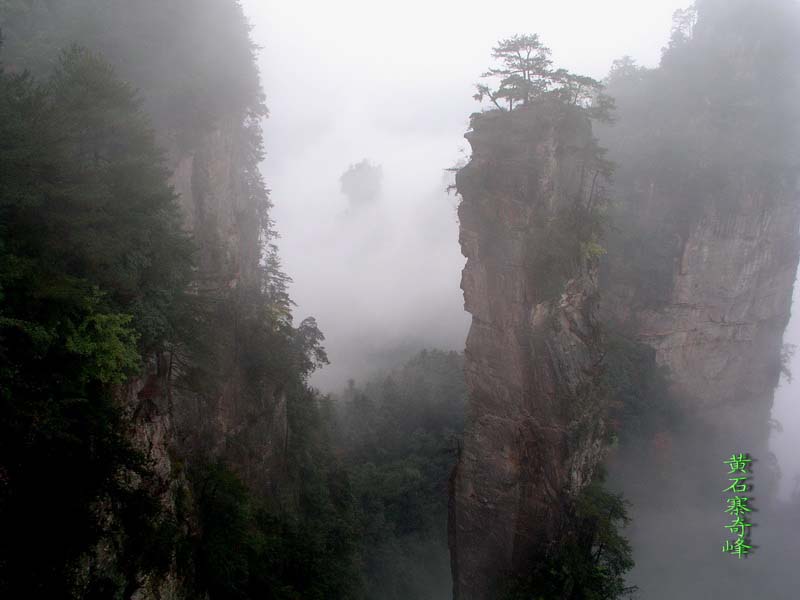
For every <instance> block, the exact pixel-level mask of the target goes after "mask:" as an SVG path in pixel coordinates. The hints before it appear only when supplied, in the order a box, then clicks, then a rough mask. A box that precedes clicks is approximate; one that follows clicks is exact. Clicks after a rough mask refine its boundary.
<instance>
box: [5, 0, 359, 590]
mask: <svg viewBox="0 0 800 600" xmlns="http://www.w3.org/2000/svg"><path fill="white" fill-rule="evenodd" d="M179 4H180V3H172V4H171V5H170V6H169V7H164V6H162V4H161V3H156V2H143V3H129V2H101V1H99V0H97V1H95V0H69V1H65V2H59V3H50V2H16V1H14V0H12V1H4V2H2V4H0V27H2V31H3V35H4V39H5V40H6V44H5V45H4V47H3V53H2V55H0V56H1V57H2V59H3V64H4V65H5V67H4V71H3V72H2V74H0V117H2V118H1V119H0V121H1V122H0V202H2V203H1V204H0V212H1V213H2V218H0V223H2V225H0V227H1V229H0V233H1V234H2V235H1V237H0V290H1V293H2V296H0V299H1V300H2V305H0V311H1V312H0V327H2V332H0V335H1V337H0V354H1V355H2V357H3V367H2V370H0V403H1V405H0V409H1V410H2V414H3V417H4V418H3V420H2V425H0V426H1V427H2V430H1V431H0V438H1V439H0V512H1V513H2V526H3V531H4V543H3V545H2V551H1V552H2V553H1V554H0V593H2V594H3V595H13V596H15V597H16V596H18V595H23V594H24V595H33V596H36V597H49V598H70V597H85V598H92V597H97V598H117V597H119V598H127V597H130V595H131V594H132V593H133V592H134V591H135V590H136V589H137V588H139V587H140V586H141V585H145V584H147V583H148V582H153V581H158V580H159V578H161V577H162V576H165V575H168V574H170V573H172V574H173V575H174V576H177V578H178V579H177V585H178V586H179V587H180V588H182V589H184V590H185V591H186V592H187V593H189V594H190V595H203V594H206V593H208V594H209V595H210V597H212V598H249V597H275V598H299V597H302V598H334V597H357V595H358V590H359V589H360V585H361V584H360V578H359V576H358V571H357V564H356V558H357V556H358V552H357V551H358V548H357V547H356V545H355V542H354V541H351V540H357V539H358V538H357V535H356V534H354V533H351V532H350V531H349V528H350V527H351V524H350V522H351V521H352V519H353V517H352V513H353V509H354V508H353V507H354V500H353V499H352V497H351V496H350V495H349V492H348V483H347V478H346V477H345V476H343V475H342V473H341V469H340V467H339V466H338V463H337V460H336V459H335V456H334V454H333V451H332V446H331V443H330V442H329V441H328V440H329V435H328V433H329V428H328V425H327V423H328V421H327V420H326V419H325V418H324V414H325V409H324V402H323V400H322V399H320V398H319V397H318V396H317V395H316V394H315V393H313V392H312V391H310V390H309V389H308V388H307V387H306V385H305V378H306V376H307V375H308V374H309V373H310V372H311V371H312V370H313V369H314V368H316V367H317V366H318V365H319V364H322V363H324V362H325V360H326V357H325V354H324V351H323V350H322V347H321V346H320V342H321V340H322V336H321V334H320V332H319V331H318V330H317V328H316V325H315V323H314V321H313V319H308V320H306V321H304V322H303V323H301V324H300V325H298V326H295V325H294V324H293V322H292V315H291V307H292V305H291V300H290V299H289V297H288V294H287V292H286V285H287V283H288V278H287V277H286V276H285V275H284V274H283V273H282V272H281V270H280V265H279V262H278V258H277V253H276V250H275V247H274V245H273V244H272V241H273V237H274V235H275V234H274V231H273V229H272V223H271V221H270V218H269V207H270V205H269V199H268V197H267V193H266V189H265V187H264V183H263V181H262V180H261V177H260V174H259V172H258V163H259V162H260V161H261V160H262V158H263V151H262V147H261V135H260V127H259V125H260V124H259V118H260V117H261V116H263V115H264V114H265V113H266V110H265V108H264V106H263V103H262V96H261V93H260V89H259V86H258V78H257V73H256V70H255V65H254V61H253V56H252V50H253V49H252V45H251V43H250V41H249V37H248V35H247V26H246V23H245V20H244V17H243V15H242V12H241V9H240V7H239V6H238V3H236V2H233V1H232V2H212V1H209V2H202V3H198V2H194V1H192V2H186V3H184V4H183V5H179ZM153 14H159V15H160V18H159V19H157V20H156V21H153V19H152V15H153ZM212 25H213V26H212ZM207 31H214V32H215V36H214V37H212V38H206V37H204V36H203V33H204V32H207ZM143 39H147V42H148V43H142V40H143ZM75 42H78V43H80V44H83V46H85V47H86V48H89V49H84V48H83V47H78V46H72V44H74V43H75ZM63 47H71V48H72V49H70V50H68V51H66V52H61V51H60V48H63ZM112 64H113V67H112ZM28 68H30V69H31V71H30V72H29V71H28V70H26V69H28ZM124 80H131V81H133V82H135V83H136V85H137V87H138V90H136V89H134V87H132V85H130V84H128V83H125V82H124ZM151 123H153V125H154V126H156V127H157V135H156V133H154V131H155V130H154V128H153V126H151ZM221 123H223V124H225V125H226V126H227V127H229V128H231V129H232V130H233V131H234V133H235V136H234V137H233V139H234V142H235V143H234V147H233V148H232V152H233V156H232V157H231V158H232V160H233V161H234V166H235V168H236V169H237V170H236V173H235V176H236V177H237V178H238V180H237V184H238V186H239V193H240V197H241V201H242V203H243V205H244V206H249V207H252V209H253V215H252V217H253V218H248V223H249V224H251V225H252V227H253V228H255V231H256V236H254V238H253V244H254V246H255V244H256V242H259V245H263V252H262V254H261V256H260V259H259V260H258V268H257V273H256V274H255V276H254V277H251V278H250V279H248V280H243V281H242V283H241V285H238V286H230V285H226V284H227V283H228V282H229V281H230V273H228V272H226V268H227V267H228V265H227V264H226V263H225V261H224V260H221V259H220V258H219V257H224V256H225V252H224V251H223V250H222V249H221V247H220V241H219V240H218V239H217V238H216V237H215V232H214V231H211V230H210V229H209V230H208V231H205V230H200V231H194V232H193V233H194V237H195V240H194V241H195V242H202V247H199V244H195V243H193V242H192V240H190V238H189V237H188V236H187V234H186V233H185V232H184V230H183V224H182V215H180V214H179V211H178V206H177V201H176V200H177V199H176V196H175V194H174V192H173V190H172V188H171V187H170V185H169V177H170V175H171V172H170V168H169V166H168V161H167V159H168V157H167V155H166V153H165V152H162V151H161V150H160V149H159V147H158V146H159V145H162V146H166V147H168V148H170V151H171V152H176V151H177V152H187V151H190V150H191V149H194V148H196V149H198V150H201V148H200V146H199V145H200V144H201V143H202V136H203V135H205V134H207V133H208V132H210V131H212V130H214V129H215V128H217V127H219V126H220V124H221ZM156 138H157V139H156ZM253 250H255V247H254V249H253ZM220 283H222V285H220ZM163 356H166V357H167V359H168V360H167V362H168V363H169V365H170V373H172V370H173V366H172V365H173V364H174V365H175V366H174V370H175V375H174V386H175V390H177V391H179V392H180V393H181V394H183V395H182V396H176V398H175V399H176V401H180V400H181V398H189V397H191V398H196V399H197V400H198V401H199V405H201V406H202V405H204V403H207V402H208V399H209V398H212V397H214V396H215V395H217V394H218V393H219V391H220V390H221V389H223V388H224V385H225V382H226V380H229V379H230V377H231V375H230V373H231V371H230V367H231V365H233V366H234V367H235V369H236V375H235V376H236V377H237V379H238V380H239V381H241V385H242V392H241V395H242V398H243V401H244V402H251V403H260V402H263V399H264V397H265V395H266V394H270V393H280V394H282V395H283V396H284V397H285V398H286V406H287V413H288V426H289V429H290V431H291V436H290V438H289V443H288V445H287V447H286V449H285V461H286V464H285V465H284V469H285V471H286V476H285V478H284V479H283V480H282V481H281V484H282V490H283V493H282V494H280V495H278V496H274V497H271V496H269V495H267V494H265V490H260V489H254V488H253V487H252V486H248V485H245V483H244V480H243V479H242V478H241V477H240V476H239V474H237V469H236V467H237V464H236V460H235V458H236V455H235V454H230V453H229V452H228V453H226V454H224V455H223V456H220V455H219V453H218V452H216V453H215V452H212V451H211V446H210V444H209V440H208V439H207V438H206V437H204V434H205V433H207V432H206V431H205V430H203V429H202V428H199V429H197V430H193V431H185V432H184V435H183V436H182V438H181V443H180V444H178V443H176V444H174V446H175V447H174V448H171V452H172V453H173V454H174V456H172V460H173V463H174V468H176V469H177V474H178V476H179V477H180V479H179V480H178V482H177V485H178V488H177V490H176V492H175V498H174V502H173V501H172V500H170V497H171V496H169V495H168V496H164V484H165V483H166V484H167V485H168V486H169V487H170V488H171V487H172V484H171V483H170V482H164V481H162V480H160V479H159V478H158V476H157V475H156V473H155V472H154V471H153V466H154V465H152V464H151V463H150V462H149V461H148V460H146V457H145V456H144V455H143V454H142V453H141V452H140V451H139V450H138V449H137V447H136V446H135V445H134V444H133V442H132V441H131V438H130V433H131V423H130V415H128V414H126V413H125V410H126V409H127V408H128V407H126V406H125V405H124V404H123V403H122V402H121V395H122V394H121V392H122V391H123V390H124V384H125V383H126V382H127V381H128V380H129V378H130V377H131V376H135V375H138V374H140V373H141V372H142V369H143V367H144V366H145V365H146V364H147V363H149V362H151V361H152V360H155V359H158V360H161V359H160V358H158V357H163ZM276 390H277V391H276ZM170 401H172V398H171V399H170ZM254 405H257V404H254ZM176 409H177V410H180V406H178V407H176ZM201 416H202V413H201ZM187 433H188V434H190V435H188V436H187V435H186V434H187ZM241 443H242V442H241V440H229V442H228V443H227V446H228V447H240V446H241ZM237 444H238V446H237ZM353 527H355V526H354V525H353ZM45 540H46V542H45Z"/></svg>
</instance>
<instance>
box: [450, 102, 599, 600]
mask: <svg viewBox="0 0 800 600" xmlns="http://www.w3.org/2000/svg"><path fill="white" fill-rule="evenodd" d="M466 138H467V139H468V140H469V142H470V144H471V145H472V158H471V161H470V162H469V164H468V165H466V166H465V167H464V168H463V169H462V170H461V171H460V172H459V173H458V176H457V180H456V184H457V188H458V191H459V193H460V194H461V196H462V202H461V205H460V206H459V219H460V227H461V229H460V243H461V248H462V252H463V254H464V255H465V256H466V257H467V263H466V266H465V268H464V271H463V277H462V284H461V286H462V289H463V290H464V298H465V307H466V309H467V310H468V311H469V312H470V313H472V326H471V328H470V332H469V336H468V339H467V345H466V352H465V373H466V381H467V386H468V389H469V409H468V417H467V419H468V421H467V428H466V432H465V436H464V442H463V448H462V449H461V452H460V456H459V460H458V465H457V467H456V469H455V471H454V473H453V475H452V479H451V497H450V522H449V532H450V533H449V536H450V548H451V557H452V566H453V578H454V593H455V598H456V599H457V600H489V599H491V598H494V597H495V593H496V591H497V586H498V585H501V584H502V582H501V579H502V578H503V577H504V576H505V575H506V574H514V573H519V572H521V571H522V570H524V569H525V567H526V565H528V564H529V563H530V561H531V560H532V559H534V558H535V557H536V556H537V555H538V554H540V553H542V552H543V551H544V550H545V549H546V548H547V546H548V544H549V543H551V542H553V541H554V538H555V537H556V536H557V529H558V525H559V521H560V512H561V511H562V510H563V503H564V500H565V499H567V498H570V497H574V496H575V494H577V493H578V492H579V491H580V489H581V488H582V487H583V486H584V485H585V484H586V483H588V481H589V479H590V478H591V475H592V473H593V470H594V467H595V466H596V465H597V463H598V461H599V460H600V457H601V454H602V446H601V443H600V438H601V436H602V432H603V431H602V430H603V424H602V423H603V422H602V412H603V406H602V405H603V401H602V399H601V398H600V394H599V391H598V389H597V383H598V376H599V371H598V366H599V363H600V360H601V358H600V339H599V331H598V323H597V318H596V312H597V308H598V298H597V278H596V273H595V268H594V265H593V262H592V261H591V260H587V259H586V258H584V257H583V256H577V257H574V260H572V259H571V258H570V257H564V262H563V264H560V265H558V268H557V269H553V268H550V267H552V266H553V265H549V266H548V268H546V269H543V268H542V266H541V265H538V268H537V260H536V259H537V256H536V255H537V254H538V251H537V249H538V248H541V247H542V244H545V245H546V244H548V243H550V242H551V240H554V239H557V238H558V237H559V234H561V233H563V231H562V232H556V231H555V228H557V227H559V225H558V215H559V214H561V212H562V211H563V210H566V209H568V207H569V206H570V204H571V203H574V202H585V201H587V200H588V196H589V194H590V191H589V190H588V189H587V187H589V186H588V185H587V182H586V181H584V180H585V179H586V177H585V172H586V171H587V170H588V167H589V165H587V164H586V160H585V153H583V152H582V150H583V149H585V148H586V147H588V146H589V145H590V143H591V139H592V138H591V125H590V123H589V121H588V119H586V118H585V117H584V116H583V115H582V114H581V113H580V111H578V110H576V109H574V107H565V106H563V105H557V104H539V105H532V106H530V107H525V108H521V109H518V110H515V111H513V112H510V113H507V112H499V111H497V112H491V113H484V114H482V115H478V116H477V117H476V118H474V120H473V130H472V131H470V132H469V133H467V135H466Z"/></svg>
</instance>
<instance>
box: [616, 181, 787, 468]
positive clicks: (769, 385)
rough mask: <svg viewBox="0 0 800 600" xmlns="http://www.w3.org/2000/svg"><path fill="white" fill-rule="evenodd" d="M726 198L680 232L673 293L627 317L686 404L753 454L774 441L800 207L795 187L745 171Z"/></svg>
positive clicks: (701, 419)
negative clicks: (771, 425)
mask: <svg viewBox="0 0 800 600" xmlns="http://www.w3.org/2000/svg"><path fill="white" fill-rule="evenodd" d="M770 188H771V189H770ZM654 195H655V197H656V199H655V201H656V202H658V201H659V200H661V201H665V200H664V199H663V198H661V199H659V198H658V190H657V189H656V190H655V193H654ZM724 201H725V204H724V206H720V205H719V204H718V203H708V204H707V205H706V206H705V207H704V208H703V209H702V211H701V212H700V214H699V215H698V216H697V217H696V219H695V220H694V221H693V222H692V223H691V225H690V228H689V234H688V236H686V238H685V239H681V238H680V236H676V237H677V239H678V241H677V246H678V252H677V253H676V259H675V262H674V265H673V275H672V285H671V293H670V295H669V297H668V298H666V299H665V300H666V301H665V302H663V303H659V305H656V306H651V307H641V308H639V309H638V310H637V311H635V313H634V314H633V315H630V316H629V319H630V320H631V321H632V322H633V324H634V329H635V331H636V335H637V336H638V338H639V339H640V340H641V341H643V342H645V343H647V344H648V345H650V346H651V347H652V348H654V349H655V351H656V361H657V362H658V363H659V364H661V365H664V366H666V367H667V368H668V369H669V372H670V373H671V379H672V384H673V386H674V387H675V391H676V397H678V398H680V399H682V400H683V402H684V406H683V407H682V409H681V410H682V412H683V413H684V414H686V415H690V416H691V418H692V419H696V420H698V421H699V422H701V423H702V424H703V425H705V426H707V427H709V428H711V429H712V430H714V431H716V432H717V433H718V434H719V435H720V436H722V437H727V438H728V439H736V440H737V443H740V444H742V445H743V446H746V447H748V448H752V449H753V450H751V451H753V452H755V451H756V448H758V449H766V441H767V436H768V426H767V422H768V419H769V414H770V409H771V406H772V393H773V390H774V388H775V386H776V384H777V383H778V378H779V376H780V365H781V339H782V336H783V331H784V329H785V327H786V324H787V323H788V320H789V309H790V305H791V298H792V286H793V283H794V278H795V273H796V270H797V261H798V255H800V246H799V245H798V242H799V240H798V225H799V224H800V211H799V210H798V207H799V206H800V205H799V204H798V193H797V189H796V187H795V186H794V185H791V184H787V185H784V186H778V187H777V188H776V187H775V186H769V187H768V188H766V189H765V187H764V186H761V188H760V187H759V185H758V184H755V183H752V182H751V181H749V180H748V179H747V178H746V177H745V176H742V177H741V185H740V186H738V190H737V192H736V193H734V194H731V195H730V196H727V197H725V198H724ZM614 304H615V303H614V302H613V301H611V302H609V306H614Z"/></svg>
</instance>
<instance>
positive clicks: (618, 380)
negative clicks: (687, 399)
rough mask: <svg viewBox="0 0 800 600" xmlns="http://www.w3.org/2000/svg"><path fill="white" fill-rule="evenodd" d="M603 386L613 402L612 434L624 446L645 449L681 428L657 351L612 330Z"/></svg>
mask: <svg viewBox="0 0 800 600" xmlns="http://www.w3.org/2000/svg"><path fill="white" fill-rule="evenodd" d="M603 385H604V387H605V390H606V393H607V394H608V396H609V398H610V399H611V411H610V415H609V419H610V433H612V434H613V435H614V437H615V438H616V439H618V440H619V441H620V442H621V443H622V444H623V445H630V446H631V447H632V448H641V446H642V445H643V443H646V442H647V441H649V440H651V439H652V438H653V436H655V435H656V434H658V433H660V432H670V431H675V430H676V429H677V428H679V427H680V421H679V416H678V415H679V410H678V407H677V405H676V400H675V398H674V397H673V396H672V394H671V393H670V391H669V388H670V382H669V378H668V376H667V373H666V371H665V369H664V368H663V367H659V366H658V365H657V364H656V362H655V352H654V351H653V349H652V348H650V347H649V346H647V345H645V344H643V343H640V342H636V341H633V340H631V339H628V338H626V337H625V336H623V335H621V334H619V333H617V332H615V331H614V330H613V329H610V328H608V327H607V328H606V340H605V356H604V359H603Z"/></svg>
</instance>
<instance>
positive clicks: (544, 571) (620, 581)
mask: <svg viewBox="0 0 800 600" xmlns="http://www.w3.org/2000/svg"><path fill="white" fill-rule="evenodd" d="M604 478H605V476H604V474H603V473H602V472H600V473H599V474H598V475H597V476H596V477H595V479H594V481H592V483H590V484H589V485H588V486H586V488H584V489H583V490H582V491H581V493H580V495H579V496H578V498H577V499H576V500H575V501H573V502H571V503H570V505H569V506H568V509H567V511H566V517H565V518H564V522H563V523H562V524H561V528H562V531H561V533H560V535H559V540H560V541H559V543H558V544H556V545H553V546H552V547H551V548H549V549H548V550H547V551H546V552H545V555H544V557H542V558H540V559H539V560H537V562H536V564H535V566H534V567H533V568H532V570H531V573H530V575H529V576H527V577H522V578H519V579H517V580H514V581H512V582H510V583H509V585H508V586H507V589H506V591H505V593H504V594H503V596H502V598H503V600H615V599H618V598H628V597H630V596H631V594H632V593H633V592H634V591H635V590H636V588H635V587H631V586H627V585H625V577H624V576H625V573H626V572H628V571H629V570H630V569H631V568H633V565H634V562H633V558H632V549H631V546H630V544H629V543H628V541H627V540H626V539H625V537H623V535H622V534H621V533H620V528H621V527H624V526H625V525H627V524H628V522H629V518H628V515H627V511H628V503H627V502H626V501H625V500H623V498H622V496H621V495H619V494H614V493H611V492H609V491H608V490H606V489H605V487H604V486H603V482H604Z"/></svg>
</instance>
